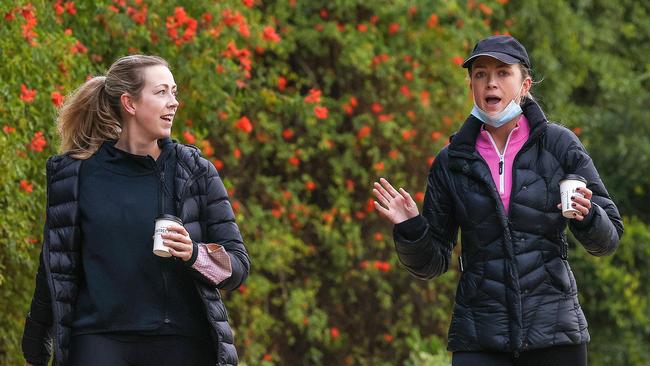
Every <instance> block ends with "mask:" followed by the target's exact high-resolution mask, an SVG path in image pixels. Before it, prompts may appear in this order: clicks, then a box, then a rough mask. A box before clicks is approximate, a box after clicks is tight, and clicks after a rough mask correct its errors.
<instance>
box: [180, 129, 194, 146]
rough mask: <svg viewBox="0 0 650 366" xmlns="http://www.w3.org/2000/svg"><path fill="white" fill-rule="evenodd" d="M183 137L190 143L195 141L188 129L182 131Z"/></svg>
mask: <svg viewBox="0 0 650 366" xmlns="http://www.w3.org/2000/svg"><path fill="white" fill-rule="evenodd" d="M183 138H184V139H185V141H187V143H188V144H190V145H194V143H195V142H196V137H194V135H192V133H191V132H190V131H187V130H186V131H183Z"/></svg>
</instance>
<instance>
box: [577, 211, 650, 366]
mask: <svg viewBox="0 0 650 366" xmlns="http://www.w3.org/2000/svg"><path fill="white" fill-rule="evenodd" d="M648 244H650V226H648V225H647V224H645V223H643V222H641V221H640V220H638V219H631V220H626V221H625V235H624V236H623V240H622V241H621V243H620V246H619V248H618V250H617V251H616V254H615V255H613V256H609V257H605V258H594V257H592V256H589V255H588V254H586V251H584V250H581V249H580V250H576V251H575V253H574V254H575V255H576V258H575V259H576V260H575V261H573V262H574V263H576V264H575V265H574V266H573V270H574V271H575V275H576V279H577V281H578V286H579V289H580V294H581V296H582V297H581V304H582V307H583V308H584V310H585V313H586V314H587V316H588V320H589V325H590V327H589V328H590V329H593V331H591V332H590V333H591V336H592V343H591V345H590V351H592V350H593V353H596V354H597V355H598V357H597V358H596V357H590V359H591V362H590V364H593V365H596V366H598V365H647V364H649V363H650V351H649V350H648V347H647V346H646V345H647V344H649V343H650V288H649V287H648V286H647V281H648V279H649V278H650V245H648Z"/></svg>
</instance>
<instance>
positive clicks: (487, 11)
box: [478, 3, 492, 16]
mask: <svg viewBox="0 0 650 366" xmlns="http://www.w3.org/2000/svg"><path fill="white" fill-rule="evenodd" d="M478 8H479V9H481V11H482V12H483V14H485V15H487V16H490V15H492V8H490V7H489V6H487V5H486V4H484V3H480V4H478Z"/></svg>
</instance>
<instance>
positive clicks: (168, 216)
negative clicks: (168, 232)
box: [156, 214, 183, 225]
mask: <svg viewBox="0 0 650 366" xmlns="http://www.w3.org/2000/svg"><path fill="white" fill-rule="evenodd" d="M158 220H171V221H175V222H177V223H178V224H179V225H183V221H182V220H181V219H180V218H178V217H176V216H174V215H170V214H163V215H160V216H158V217H156V221H158Z"/></svg>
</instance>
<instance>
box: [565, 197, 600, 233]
mask: <svg viewBox="0 0 650 366" xmlns="http://www.w3.org/2000/svg"><path fill="white" fill-rule="evenodd" d="M596 211H598V205H597V204H595V203H593V202H592V203H591V209H590V210H589V212H588V213H587V216H585V217H584V219H582V221H578V220H571V223H572V224H573V226H574V227H575V228H576V229H578V230H585V229H587V228H588V227H589V226H591V223H592V222H593V221H594V216H595V212H596Z"/></svg>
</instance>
